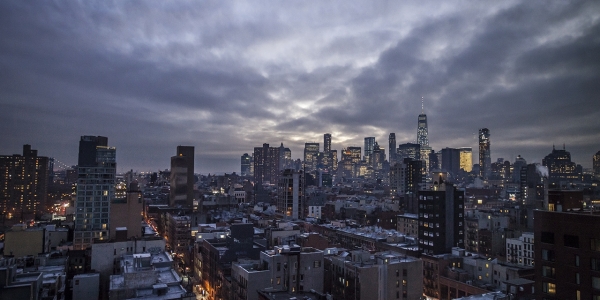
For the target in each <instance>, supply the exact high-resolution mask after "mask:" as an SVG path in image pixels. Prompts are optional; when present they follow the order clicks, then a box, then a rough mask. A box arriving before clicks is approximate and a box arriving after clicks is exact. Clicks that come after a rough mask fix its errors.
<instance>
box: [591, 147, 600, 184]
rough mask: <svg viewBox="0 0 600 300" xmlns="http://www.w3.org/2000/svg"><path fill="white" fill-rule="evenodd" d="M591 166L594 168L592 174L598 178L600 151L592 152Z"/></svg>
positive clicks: (599, 173) (599, 172)
mask: <svg viewBox="0 0 600 300" xmlns="http://www.w3.org/2000/svg"><path fill="white" fill-rule="evenodd" d="M592 163H593V165H592V168H593V170H594V176H596V178H600V151H598V152H596V154H594V158H593V159H592Z"/></svg>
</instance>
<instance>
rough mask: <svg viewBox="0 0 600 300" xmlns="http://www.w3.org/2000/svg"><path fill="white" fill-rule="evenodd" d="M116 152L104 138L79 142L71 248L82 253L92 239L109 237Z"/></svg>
mask: <svg viewBox="0 0 600 300" xmlns="http://www.w3.org/2000/svg"><path fill="white" fill-rule="evenodd" d="M116 155H117V150H116V148H114V147H109V146H108V138H107V137H103V136H88V135H86V136H82V137H81V139H80V141H79V159H78V162H79V165H78V166H77V170H78V173H79V177H78V180H77V201H75V213H76V214H75V220H74V221H75V230H74V234H73V248H74V249H75V250H84V249H86V248H87V247H88V246H91V244H92V243H93V241H94V239H98V240H106V239H108V238H109V228H110V214H109V212H110V202H111V201H112V200H113V198H114V197H115V184H116V174H117V162H116V161H117V159H116Z"/></svg>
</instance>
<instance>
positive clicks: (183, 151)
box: [169, 146, 194, 207]
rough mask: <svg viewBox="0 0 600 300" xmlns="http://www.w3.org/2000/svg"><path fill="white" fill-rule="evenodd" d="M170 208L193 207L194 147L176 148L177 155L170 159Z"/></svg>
mask: <svg viewBox="0 0 600 300" xmlns="http://www.w3.org/2000/svg"><path fill="white" fill-rule="evenodd" d="M170 181H171V195H170V198H169V204H170V205H171V206H185V207H192V206H193V205H194V147H193V146H177V155H176V156H172V157H171V178H170Z"/></svg>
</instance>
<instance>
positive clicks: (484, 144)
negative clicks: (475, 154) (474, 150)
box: [479, 128, 492, 180]
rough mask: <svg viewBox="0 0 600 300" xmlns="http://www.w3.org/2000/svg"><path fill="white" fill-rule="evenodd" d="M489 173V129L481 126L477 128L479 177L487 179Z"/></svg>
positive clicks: (490, 162)
mask: <svg viewBox="0 0 600 300" xmlns="http://www.w3.org/2000/svg"><path fill="white" fill-rule="evenodd" d="M491 174H492V156H491V153H490V130H489V129H487V128H481V129H479V177H481V178H483V179H484V180H488V179H489V178H490V175H491Z"/></svg>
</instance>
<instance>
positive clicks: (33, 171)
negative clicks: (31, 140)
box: [0, 145, 49, 221]
mask: <svg viewBox="0 0 600 300" xmlns="http://www.w3.org/2000/svg"><path fill="white" fill-rule="evenodd" d="M48 178H49V176H48V158H47V157H44V156H38V155H37V150H32V149H31V146H30V145H23V155H18V154H15V155H10V156H9V155H1V156H0V213H2V214H3V215H5V217H7V218H9V219H10V218H13V217H16V218H22V215H23V213H27V214H30V215H31V217H32V218H33V216H34V215H35V213H38V212H41V211H43V210H44V206H45V205H46V195H47V189H48ZM21 221H25V220H21Z"/></svg>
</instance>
